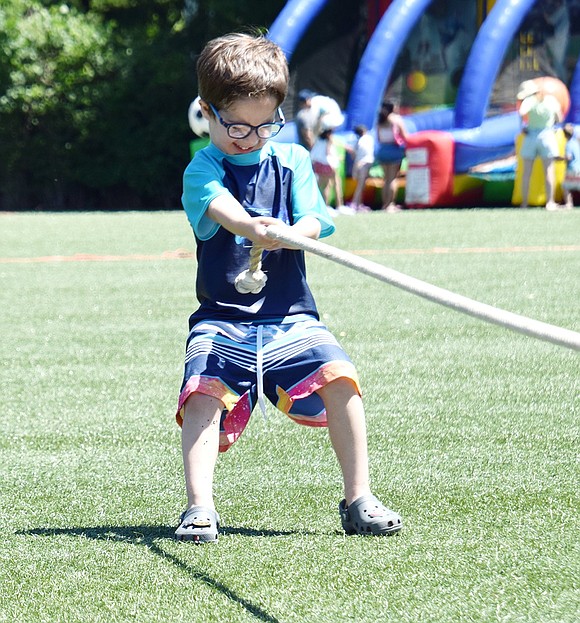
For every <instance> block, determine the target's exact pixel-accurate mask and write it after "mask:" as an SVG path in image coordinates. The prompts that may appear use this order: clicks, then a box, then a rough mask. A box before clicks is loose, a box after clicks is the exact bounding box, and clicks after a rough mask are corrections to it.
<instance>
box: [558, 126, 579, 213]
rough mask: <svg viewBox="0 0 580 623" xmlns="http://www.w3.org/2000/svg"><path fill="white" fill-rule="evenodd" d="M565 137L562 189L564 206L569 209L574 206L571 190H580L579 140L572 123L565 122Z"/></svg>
mask: <svg viewBox="0 0 580 623" xmlns="http://www.w3.org/2000/svg"><path fill="white" fill-rule="evenodd" d="M563 130H564V136H565V137H566V152H565V158H566V177H565V178H564V183H563V184H562V187H563V189H564V201H565V203H564V207H565V208H567V209H568V210H571V209H572V208H573V207H574V196H573V194H572V191H580V142H579V141H578V137H577V136H576V135H575V133H574V125H573V124H571V123H567V124H566V125H565V126H564V128H563Z"/></svg>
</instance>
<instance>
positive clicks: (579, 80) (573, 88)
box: [566, 58, 580, 124]
mask: <svg viewBox="0 0 580 623" xmlns="http://www.w3.org/2000/svg"><path fill="white" fill-rule="evenodd" d="M570 100H571V104H570V112H569V113H568V118H567V119H566V121H569V122H570V123H576V124H580V58H579V59H578V61H577V62H576V69H575V70H574V75H573V76H572V82H571V83H570Z"/></svg>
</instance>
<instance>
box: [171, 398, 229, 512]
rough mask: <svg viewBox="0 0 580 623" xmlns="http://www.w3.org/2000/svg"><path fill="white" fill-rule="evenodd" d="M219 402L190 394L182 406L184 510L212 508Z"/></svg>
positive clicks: (220, 407)
mask: <svg viewBox="0 0 580 623" xmlns="http://www.w3.org/2000/svg"><path fill="white" fill-rule="evenodd" d="M223 408H224V405H223V403H222V402H221V400H218V399H217V398H214V397H213V396H206V395H205V394H197V393H195V394H192V395H191V396H190V397H189V398H188V399H187V402H186V403H185V412H184V415H183V425H182V429H181V449H182V453H183V468H184V472H185V487H186V491H187V507H188V508H190V507H191V506H193V505H199V506H207V507H209V508H214V502H213V474H214V470H215V464H216V461H217V457H218V452H219V425H220V417H221V413H222V410H223Z"/></svg>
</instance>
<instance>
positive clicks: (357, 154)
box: [347, 125, 375, 212]
mask: <svg viewBox="0 0 580 623" xmlns="http://www.w3.org/2000/svg"><path fill="white" fill-rule="evenodd" d="M354 133H355V134H356V136H357V137H358V139H357V142H356V146H355V147H354V149H353V148H348V147H347V149H348V151H349V152H350V153H351V154H352V155H353V157H354V162H353V165H352V177H353V179H354V180H355V182H356V187H355V190H354V194H353V196H352V201H351V204H350V205H351V207H352V208H354V209H355V210H356V211H357V212H368V211H369V210H370V208H369V207H368V206H366V205H364V202H363V200H362V199H363V192H364V188H365V182H366V180H367V177H368V176H369V171H370V169H371V167H372V166H373V163H374V161H375V138H374V136H373V135H372V134H370V133H369V131H368V130H367V127H366V126H365V125H357V126H355V128H354Z"/></svg>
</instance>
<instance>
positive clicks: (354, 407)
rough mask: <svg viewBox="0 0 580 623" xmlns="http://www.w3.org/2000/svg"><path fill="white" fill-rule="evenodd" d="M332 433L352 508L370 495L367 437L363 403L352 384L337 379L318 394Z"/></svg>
mask: <svg viewBox="0 0 580 623" xmlns="http://www.w3.org/2000/svg"><path fill="white" fill-rule="evenodd" d="M318 394H319V395H320V397H321V398H322V401H323V402H324V406H325V408H326V415H327V418H328V432H329V435H330V441H331V443H332V447H333V448H334V451H335V453H336V458H337V459H338V463H339V465H340V468H341V470H342V476H343V480H344V497H345V499H346V503H347V504H350V503H351V502H353V501H354V500H356V499H357V498H359V497H361V496H362V495H367V494H369V493H370V485H369V466H368V451H367V433H366V424H365V414H364V408H363V403H362V399H361V397H360V396H359V394H358V392H357V390H356V388H355V386H354V384H353V383H352V381H350V380H349V379H346V378H341V379H336V380H335V381H332V382H331V383H329V384H328V385H325V386H324V387H322V388H321V389H319V390H318Z"/></svg>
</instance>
